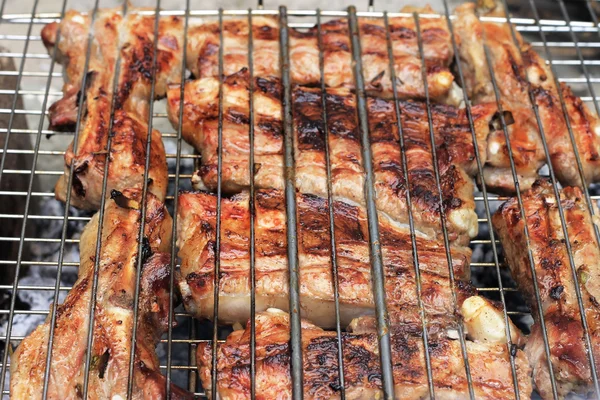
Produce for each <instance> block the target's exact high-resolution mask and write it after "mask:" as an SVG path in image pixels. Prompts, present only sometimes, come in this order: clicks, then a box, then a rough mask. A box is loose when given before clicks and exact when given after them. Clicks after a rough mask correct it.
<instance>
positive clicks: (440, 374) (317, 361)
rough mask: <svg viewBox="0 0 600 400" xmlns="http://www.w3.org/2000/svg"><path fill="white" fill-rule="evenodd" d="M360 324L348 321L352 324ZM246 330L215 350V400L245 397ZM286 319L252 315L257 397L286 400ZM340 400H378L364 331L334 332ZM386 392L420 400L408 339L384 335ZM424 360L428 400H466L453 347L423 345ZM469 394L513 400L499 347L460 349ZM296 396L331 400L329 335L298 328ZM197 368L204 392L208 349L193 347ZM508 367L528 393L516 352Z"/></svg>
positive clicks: (414, 352) (421, 372) (418, 344)
mask: <svg viewBox="0 0 600 400" xmlns="http://www.w3.org/2000/svg"><path fill="white" fill-rule="evenodd" d="M356 324H360V321H355V322H353V325H356ZM249 335H250V328H249V325H248V327H247V328H246V330H244V331H236V332H234V333H232V334H231V335H230V336H229V337H228V338H227V340H226V341H225V343H223V344H219V345H218V348H217V374H218V375H217V376H218V378H217V388H216V390H217V392H218V395H219V396H220V398H221V399H224V400H225V399H233V398H242V399H243V398H249V397H250V384H251V383H250V379H251V377H250V353H249V347H250V346H249V340H250V336H249ZM289 339H290V337H289V317H288V314H287V313H284V312H282V311H279V310H273V309H271V310H268V311H266V312H262V313H258V314H257V316H256V385H257V386H256V393H257V395H258V397H257V398H260V399H269V398H276V397H279V398H286V397H289V396H291V377H290V372H289V371H290V349H289ZM342 340H343V347H342V349H343V350H342V351H343V361H344V381H345V389H346V391H345V393H346V398H349V399H372V398H378V397H379V396H381V373H380V367H379V354H378V343H377V335H376V334H375V333H372V332H357V333H342ZM391 345H392V360H393V363H394V364H393V374H394V391H395V396H396V397H397V398H402V399H422V398H427V396H428V387H427V373H426V368H425V359H424V351H423V342H422V339H421V338H420V337H419V336H418V335H417V334H415V333H414V332H410V331H405V330H401V329H392V332H391ZM429 349H430V356H431V362H432V364H431V365H432V370H433V377H434V386H435V390H436V392H435V394H436V398H441V399H450V398H452V399H456V398H466V397H468V385H467V379H466V375H465V371H464V366H463V360H462V355H461V349H460V342H459V341H457V340H451V339H447V338H444V337H436V338H431V340H430V344H429ZM467 354H468V357H469V363H470V366H471V376H472V379H473V390H474V391H475V396H476V398H478V399H479V398H482V399H509V398H514V388H513V379H512V375H511V372H510V371H511V370H510V364H509V355H508V352H507V350H506V346H504V345H486V344H479V343H474V342H469V341H468V342H467ZM302 356H303V370H304V388H303V389H304V395H305V397H306V398H310V399H332V398H339V396H340V391H341V386H340V379H339V376H338V365H337V362H338V355H337V337H336V332H332V331H323V330H321V329H320V328H318V327H316V326H315V325H313V324H312V323H310V322H308V321H305V320H303V321H302ZM197 362H198V365H199V375H200V379H201V381H202V383H203V386H204V387H207V388H210V378H211V368H210V367H211V365H212V354H211V346H210V344H207V343H201V344H200V345H199V346H198V352H197ZM515 363H516V367H517V380H518V385H519V392H520V394H521V397H522V398H525V399H528V398H529V396H530V393H531V381H530V378H529V372H530V371H529V367H528V365H527V361H526V359H525V355H524V354H523V352H522V351H521V350H517V352H516V357H515Z"/></svg>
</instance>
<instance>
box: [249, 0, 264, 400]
mask: <svg viewBox="0 0 600 400" xmlns="http://www.w3.org/2000/svg"><path fill="white" fill-rule="evenodd" d="M259 6H262V5H261V4H259ZM253 36H254V30H253V28H252V9H249V10H248V74H249V77H250V80H249V82H248V112H249V116H250V125H249V126H248V142H249V144H250V159H249V160H248V174H249V175H250V176H249V177H248V178H249V179H248V180H249V182H250V199H249V202H248V208H249V213H250V285H251V286H250V289H251V290H250V398H251V399H254V398H256V320H255V319H256V237H255V226H254V225H255V223H256V221H255V219H256V209H255V206H254V196H255V182H254V38H253Z"/></svg>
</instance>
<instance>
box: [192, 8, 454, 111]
mask: <svg viewBox="0 0 600 400" xmlns="http://www.w3.org/2000/svg"><path fill="white" fill-rule="evenodd" d="M415 11H417V12H421V13H426V14H427V13H433V10H432V9H431V7H429V6H427V7H424V8H420V9H416V10H415ZM358 22H359V30H360V36H361V47H362V61H363V74H364V79H365V85H366V89H367V91H369V92H370V93H371V94H374V95H375V94H376V95H382V96H385V97H392V85H391V80H390V73H389V59H388V52H387V41H386V33H385V29H384V25H383V20H381V19H367V18H359V21H358ZM420 23H421V36H422V40H423V52H424V58H425V63H426V73H427V82H428V84H429V94H430V96H431V97H432V98H433V99H436V100H439V101H446V100H453V98H452V97H449V93H450V91H451V89H452V88H453V82H454V77H453V75H452V73H451V72H450V70H449V69H448V66H449V64H450V63H451V62H452V57H453V55H454V54H453V51H452V43H451V40H450V33H449V31H448V26H447V23H446V20H445V19H441V18H420ZM389 26H390V38H391V41H392V50H393V55H394V69H395V73H396V78H397V83H396V85H397V90H398V95H399V96H400V97H401V98H421V99H423V98H425V90H424V87H423V76H422V72H421V65H422V62H421V56H420V53H419V47H418V43H417V32H416V28H415V21H414V19H413V17H396V18H390V19H389ZM248 31H249V29H248V21H247V19H245V18H244V19H230V20H225V21H223V72H224V74H225V75H226V76H228V75H232V74H235V73H237V72H239V71H240V70H242V69H244V68H247V67H248V37H249V32H248ZM321 31H322V50H323V56H324V76H323V79H324V82H325V84H326V85H327V86H328V87H331V88H337V87H349V88H353V87H354V74H353V64H352V46H351V42H350V34H349V29H348V22H347V21H346V20H332V21H329V22H326V23H323V24H322V25H321ZM252 35H253V36H252V39H253V60H252V61H253V66H254V75H255V76H259V77H263V78H267V77H275V76H277V77H279V76H280V75H281V71H280V60H279V22H278V21H277V19H275V18H272V17H255V18H253V19H252ZM189 38H190V39H189V40H188V49H187V67H188V69H190V70H191V71H192V73H193V74H194V76H195V77H196V78H206V77H218V74H219V46H220V41H219V23H218V22H216V21H215V22H209V23H205V24H202V25H199V26H196V27H192V28H191V29H190V31H189ZM289 41H290V69H291V79H292V81H293V82H294V83H297V84H301V85H317V84H319V83H320V81H321V73H320V69H319V41H318V28H317V27H316V26H315V27H313V28H311V29H309V30H307V31H300V30H297V29H293V28H291V29H289Z"/></svg>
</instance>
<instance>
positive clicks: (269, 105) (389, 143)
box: [167, 71, 496, 244]
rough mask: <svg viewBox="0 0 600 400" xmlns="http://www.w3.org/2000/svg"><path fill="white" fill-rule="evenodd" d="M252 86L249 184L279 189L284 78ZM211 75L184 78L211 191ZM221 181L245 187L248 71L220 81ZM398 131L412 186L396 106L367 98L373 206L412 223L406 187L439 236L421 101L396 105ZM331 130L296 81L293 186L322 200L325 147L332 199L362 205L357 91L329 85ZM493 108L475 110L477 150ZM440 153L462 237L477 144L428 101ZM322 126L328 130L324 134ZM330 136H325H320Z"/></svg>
mask: <svg viewBox="0 0 600 400" xmlns="http://www.w3.org/2000/svg"><path fill="white" fill-rule="evenodd" d="M254 87H255V88H256V90H255V92H254V118H255V124H254V138H255V145H254V157H255V159H254V161H255V166H254V171H253V172H254V182H255V185H256V186H257V187H259V188H275V189H283V135H282V121H281V103H280V96H281V90H280V83H279V80H277V79H262V78H255V84H254ZM218 88H219V83H218V80H217V79H216V78H205V79H199V80H195V81H192V82H189V83H187V84H186V89H185V100H184V103H183V107H184V109H183V121H182V133H183V136H184V138H185V139H186V140H187V141H188V142H190V143H192V144H193V145H194V147H195V148H196V149H198V151H200V152H201V154H202V161H201V162H202V164H201V167H200V169H199V171H198V172H197V174H196V175H195V178H196V183H197V187H198V188H208V189H210V190H213V191H214V190H216V186H217V181H218V179H217V177H218V99H219V95H218V94H219V90H218ZM223 95H224V97H223V98H224V103H223V121H224V122H223V164H222V171H223V175H222V177H223V180H222V189H223V190H224V191H225V192H227V193H236V192H239V191H240V190H243V189H247V188H248V187H249V184H250V168H249V167H250V166H249V157H250V154H249V153H250V140H249V126H248V124H249V112H248V107H249V105H248V101H249V99H248V74H247V71H240V72H239V73H237V74H234V75H231V76H229V77H227V78H226V79H225V81H224V85H223ZM179 96H180V88H179V87H173V88H172V89H170V90H169V91H168V94H167V97H168V107H167V109H168V111H169V117H170V119H171V122H172V123H173V125H174V126H177V122H178V119H179V111H180V110H179V107H180V104H181V103H180V101H179ZM399 104H400V111H401V113H402V115H403V119H402V128H403V131H404V136H405V142H406V146H407V149H408V150H407V161H408V169H409V181H410V183H411V184H410V185H409V187H408V188H407V185H406V184H405V183H404V173H403V171H402V160H401V155H400V146H399V134H398V127H397V124H396V112H395V108H394V106H393V103H392V102H391V101H388V100H383V99H379V98H375V97H369V99H368V117H369V123H370V127H369V128H370V129H369V130H370V137H371V144H372V151H373V161H374V168H375V178H376V190H377V195H378V196H377V206H378V208H379V210H381V211H384V212H386V213H387V214H388V215H389V216H390V217H392V218H393V219H394V220H396V221H398V222H401V223H408V213H407V201H406V197H405V192H406V190H407V189H410V191H411V196H412V200H413V204H415V206H414V207H413V216H414V218H415V226H416V229H417V230H419V231H420V232H422V233H424V234H426V235H428V236H430V237H437V238H441V233H440V232H442V230H441V227H440V224H441V222H440V207H441V205H440V202H439V195H438V191H437V185H436V181H435V174H434V171H435V166H434V165H433V156H432V154H431V152H432V149H431V146H430V145H428V143H429V142H430V133H429V123H428V119H427V113H426V108H425V104H424V103H420V102H413V101H401V102H400V103H399ZM325 108H326V113H327V126H325V124H324V122H323V102H322V97H321V94H320V91H319V89H316V88H308V87H304V86H297V85H294V86H293V88H292V112H293V128H294V146H295V150H296V151H295V160H296V162H295V165H296V170H295V174H296V187H297V189H298V191H299V192H301V193H305V194H309V193H310V194H316V195H319V196H321V197H326V196H327V172H326V162H325V161H326V154H325V152H326V145H328V146H329V155H330V162H331V184H332V193H333V195H334V196H335V197H336V198H342V199H347V200H349V201H351V202H354V203H357V204H364V203H365V200H364V195H363V188H364V175H365V171H364V168H363V159H362V147H361V142H360V140H361V137H360V130H359V126H358V117H357V114H356V97H355V95H354V94H353V93H352V91H350V90H349V89H346V88H339V89H327V93H326V95H325ZM495 112H496V109H495V107H494V106H493V105H492V104H481V105H478V106H474V107H473V108H472V115H473V120H474V124H475V134H476V137H477V143H478V145H479V147H480V153H481V154H485V151H484V148H485V147H484V145H483V144H482V143H485V140H486V138H487V136H488V135H489V131H490V128H489V124H490V122H491V121H492V119H493V118H494V116H495ZM432 118H433V125H434V127H433V128H434V133H435V141H436V154H437V157H438V168H439V170H440V181H441V186H442V194H443V196H442V198H443V201H444V204H443V207H444V209H445V211H446V219H447V227H448V231H449V232H450V235H449V236H450V237H449V239H450V240H451V241H456V242H457V243H460V244H466V243H468V240H469V238H470V237H474V236H475V235H476V234H477V228H478V225H477V216H476V214H475V204H474V202H473V200H472V193H473V183H472V180H471V176H473V175H474V174H475V173H476V171H477V168H476V159H475V148H474V146H473V140H472V134H471V131H470V127H469V123H468V118H467V115H466V113H465V111H464V110H460V109H458V108H455V107H452V106H445V105H436V106H433V107H432ZM326 128H327V132H326ZM326 133H327V134H328V135H326Z"/></svg>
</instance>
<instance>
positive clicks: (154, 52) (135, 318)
mask: <svg viewBox="0 0 600 400" xmlns="http://www.w3.org/2000/svg"><path fill="white" fill-rule="evenodd" d="M160 2H161V0H156V14H155V15H156V17H155V18H154V38H153V43H152V70H151V72H152V82H151V83H150V96H149V102H150V104H149V106H150V110H149V112H148V134H147V139H146V165H145V166H144V181H143V182H144V183H143V187H142V201H141V202H140V204H141V210H140V214H141V215H140V228H139V233H138V251H137V268H136V271H135V272H136V277H135V291H134V296H133V331H132V333H131V344H130V349H131V352H130V353H129V372H128V375H127V381H128V382H127V400H130V399H131V398H132V395H133V381H134V379H133V370H134V366H135V362H134V361H135V349H136V346H137V329H138V308H139V302H140V281H141V277H142V269H143V268H144V257H142V252H143V247H144V246H143V242H144V228H145V225H146V206H147V204H148V174H149V171H150V158H151V156H150V153H151V149H152V113H153V111H154V101H153V100H154V98H155V92H156V63H157V58H158V56H157V53H158V32H159V31H158V26H159V23H160V15H159V14H158V11H159V10H160ZM84 398H85V397H84Z"/></svg>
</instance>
